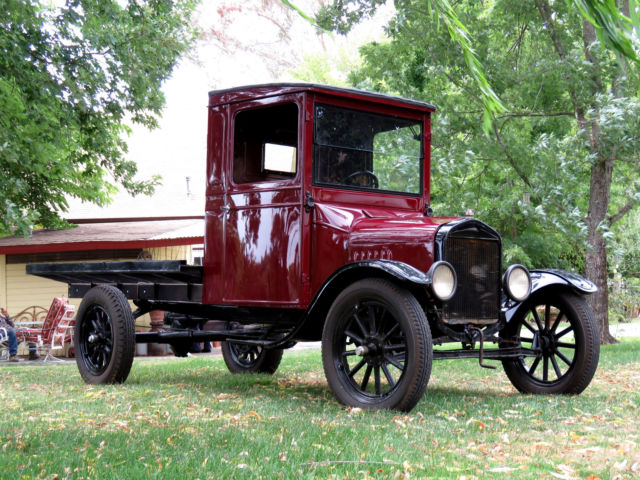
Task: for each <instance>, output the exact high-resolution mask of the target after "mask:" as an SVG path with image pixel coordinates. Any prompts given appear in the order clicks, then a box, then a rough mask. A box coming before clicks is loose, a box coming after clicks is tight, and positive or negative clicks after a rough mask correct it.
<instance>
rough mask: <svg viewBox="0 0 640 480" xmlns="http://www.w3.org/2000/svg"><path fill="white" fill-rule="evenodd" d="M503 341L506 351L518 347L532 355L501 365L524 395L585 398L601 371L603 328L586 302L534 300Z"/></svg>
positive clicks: (545, 296) (551, 297) (551, 296)
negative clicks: (549, 394)
mask: <svg viewBox="0 0 640 480" xmlns="http://www.w3.org/2000/svg"><path fill="white" fill-rule="evenodd" d="M500 336H501V337H502V338H503V339H505V340H506V341H505V342H504V343H503V345H504V346H505V347H507V348H508V347H512V346H514V344H515V346H520V347H521V348H523V349H528V350H529V351H530V352H531V354H532V355H531V356H523V357H522V358H516V359H508V360H503V361H502V365H503V367H504V371H505V373H506V374H507V377H509V380H511V383H512V384H513V386H514V387H516V388H517V389H518V390H519V391H520V392H523V393H569V394H571V393H573V394H577V393H580V392H582V391H583V390H584V389H585V388H587V386H588V385H589V383H590V382H591V379H592V378H593V375H594V374H595V371H596V368H597V366H598V358H599V356H600V341H599V340H600V335H599V332H598V326H597V325H596V322H595V319H594V317H593V313H592V312H591V309H590V308H589V306H588V305H587V302H586V301H585V300H584V299H583V298H582V297H580V296H578V295H576V294H574V293H570V292H560V293H554V292H545V291H543V292H540V293H537V294H534V295H532V296H531V298H529V299H528V300H527V301H526V302H525V303H524V304H523V306H522V307H521V308H520V310H518V312H517V313H516V314H515V316H514V317H513V318H512V319H511V322H510V323H509V324H508V325H507V326H506V328H505V329H504V330H503V332H502V333H501V334H500Z"/></svg>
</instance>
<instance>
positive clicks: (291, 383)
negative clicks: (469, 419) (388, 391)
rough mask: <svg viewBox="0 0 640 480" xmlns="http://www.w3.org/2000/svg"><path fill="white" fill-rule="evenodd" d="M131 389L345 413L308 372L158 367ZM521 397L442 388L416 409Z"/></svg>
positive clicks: (132, 380)
mask: <svg viewBox="0 0 640 480" xmlns="http://www.w3.org/2000/svg"><path fill="white" fill-rule="evenodd" d="M127 385H130V386H135V387H136V388H140V387H141V388H144V389H160V390H162V389H167V390H170V391H178V390H179V391H185V392H187V391H188V392H198V393H199V394H200V395H204V396H205V397H211V398H224V399H226V400H227V399H234V398H237V399H242V400H243V401H245V402H255V403H259V402H261V401H267V402H278V403H280V402H283V401H284V402H289V403H291V404H292V405H296V404H304V405H307V406H308V405H309V404H311V405H314V406H325V405H327V404H329V405H334V406H335V407H336V408H344V407H343V406H341V405H340V404H339V403H338V401H337V400H336V399H335V397H334V396H333V394H332V392H331V390H330V388H329V386H328V384H327V382H326V380H325V378H324V376H323V375H321V374H320V373H319V372H315V371H311V372H309V371H307V372H296V373H292V374H287V373H282V374H275V375H267V374H246V375H235V374H231V373H229V372H227V371H226V369H224V367H218V366H206V365H203V364H198V365H196V366H194V367H187V368H182V369H175V370H170V371H167V370H165V369H162V370H161V371H158V370H157V369H155V368H153V367H146V366H142V367H140V368H134V370H133V371H132V374H131V376H130V377H129V379H128V380H127ZM514 397H515V398H522V395H521V394H519V393H518V392H516V391H515V389H514V390H513V391H511V392H505V391H504V390H502V389H499V387H497V388H496V387H493V388H487V387H486V386H485V385H480V384H473V385H467V386H456V385H453V384H452V385H451V386H447V385H437V386H433V387H428V388H427V391H426V394H425V396H424V397H423V398H422V400H421V401H420V403H419V404H418V406H417V409H418V410H419V411H422V412H424V413H427V412H430V411H431V410H432V409H433V411H434V412H436V411H438V409H441V408H442V407H443V406H447V405H450V406H451V407H452V408H455V407H458V408H459V407H460V406H462V405H470V404H477V403H484V402H488V403H496V402H498V403H500V402H501V400H504V401H505V404H508V405H511V404H512V403H513V402H514Z"/></svg>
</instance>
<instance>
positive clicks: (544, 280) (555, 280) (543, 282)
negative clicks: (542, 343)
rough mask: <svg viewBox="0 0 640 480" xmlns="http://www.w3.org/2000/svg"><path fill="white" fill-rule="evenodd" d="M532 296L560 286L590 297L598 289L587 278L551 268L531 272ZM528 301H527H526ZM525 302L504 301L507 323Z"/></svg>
mask: <svg viewBox="0 0 640 480" xmlns="http://www.w3.org/2000/svg"><path fill="white" fill-rule="evenodd" d="M530 273H531V295H533V294H534V293H535V292H538V291H540V290H543V289H545V288H549V287H552V286H554V285H555V286H560V287H562V288H567V289H569V290H572V291H574V292H576V293H578V294H580V295H589V294H591V293H594V292H597V291H598V287H596V285H595V284H594V283H593V282H592V281H590V280H587V279H586V278H584V277H582V276H580V275H578V274H576V273H572V272H567V271H566V270H558V269H555V268H549V269H546V270H541V269H538V270H531V272H530ZM525 301H526V300H525ZM522 303H523V302H519V303H514V302H513V300H510V299H508V298H506V297H505V298H504V299H503V301H502V309H503V311H504V312H505V318H506V320H507V322H509V321H510V320H511V317H513V315H514V314H515V313H516V312H517V311H518V309H519V308H520V306H521V305H522Z"/></svg>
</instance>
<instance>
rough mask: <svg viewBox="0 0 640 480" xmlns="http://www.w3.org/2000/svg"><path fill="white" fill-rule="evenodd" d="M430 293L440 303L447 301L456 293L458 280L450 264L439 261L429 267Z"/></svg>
mask: <svg viewBox="0 0 640 480" xmlns="http://www.w3.org/2000/svg"><path fill="white" fill-rule="evenodd" d="M429 275H431V291H432V292H433V294H434V295H435V296H436V297H438V298H439V299H440V300H442V301H446V300H449V299H450V298H451V297H453V294H454V293H455V292H456V287H457V283H458V280H457V279H456V272H455V271H454V270H453V267H452V266H451V264H449V263H447V262H444V261H439V262H435V263H434V264H433V265H431V268H430V269H429Z"/></svg>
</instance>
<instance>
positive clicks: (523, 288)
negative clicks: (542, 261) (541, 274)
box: [502, 265, 531, 302]
mask: <svg viewBox="0 0 640 480" xmlns="http://www.w3.org/2000/svg"><path fill="white" fill-rule="evenodd" d="M502 285H503V287H504V290H505V292H507V295H509V297H510V298H511V299H513V300H515V301H516V302H523V301H524V300H526V299H527V297H528V296H529V294H530V293H531V275H529V270H527V269H526V268H525V267H523V266H522V265H511V266H510V267H509V268H507V271H506V272H504V277H503V278H502Z"/></svg>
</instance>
